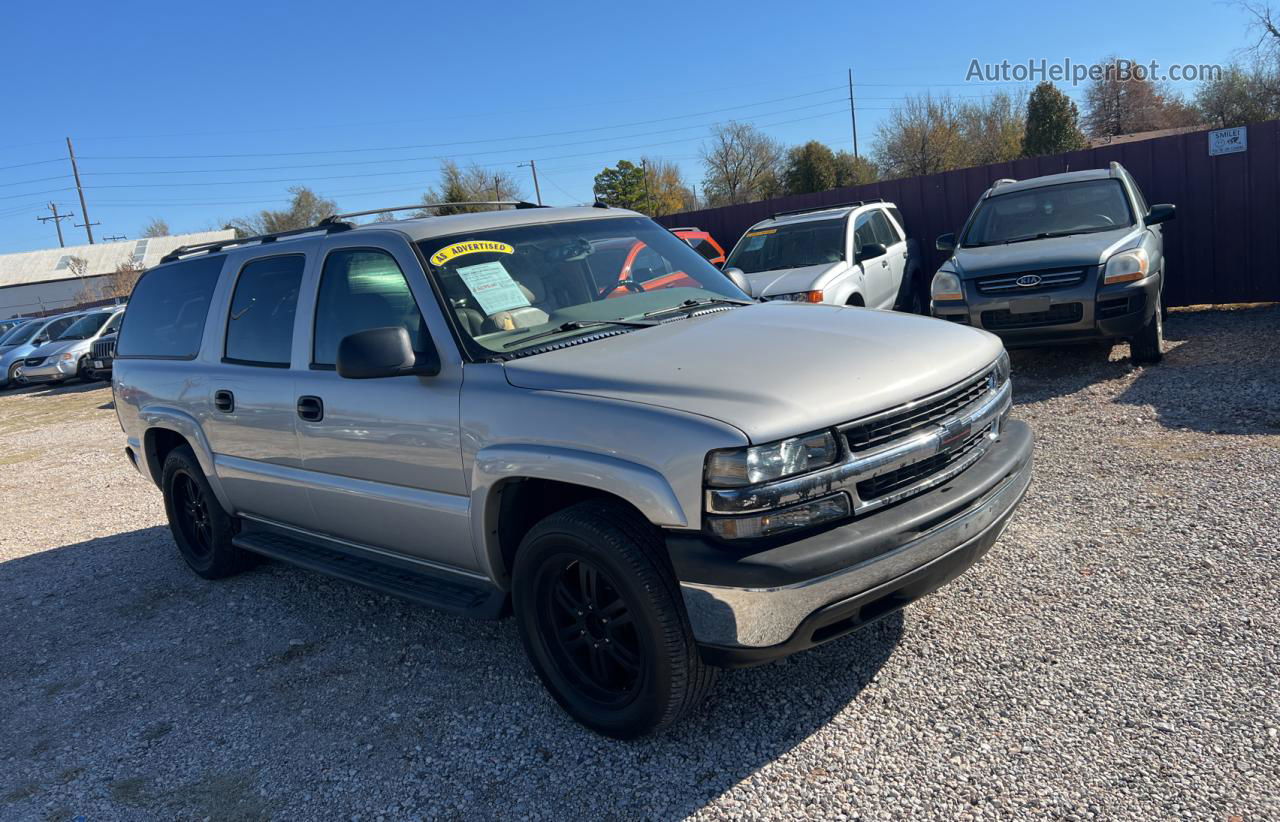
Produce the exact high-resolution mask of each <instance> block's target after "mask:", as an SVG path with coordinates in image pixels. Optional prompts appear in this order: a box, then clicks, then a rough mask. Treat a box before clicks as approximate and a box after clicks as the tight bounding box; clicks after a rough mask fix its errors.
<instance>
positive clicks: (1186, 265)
mask: <svg viewBox="0 0 1280 822" xmlns="http://www.w3.org/2000/svg"><path fill="white" fill-rule="evenodd" d="M1112 160H1116V161H1119V162H1120V163H1121V164H1122V165H1124V167H1125V168H1127V169H1128V170H1129V172H1130V173H1131V174H1132V175H1133V176H1134V178H1135V179H1136V180H1137V181H1138V185H1140V186H1141V187H1142V191H1143V193H1144V194H1145V195H1146V197H1147V201H1148V202H1149V203H1153V204H1154V203H1174V204H1175V205H1177V206H1178V218H1177V220H1175V221H1174V222H1172V223H1169V224H1168V226H1167V227H1166V229H1165V257H1166V265H1167V269H1166V270H1167V273H1168V279H1167V280H1166V286H1165V289H1166V290H1165V298H1166V300H1167V302H1168V304H1169V305H1193V304H1199V303H1230V302H1260V301H1269V300H1280V120H1269V121H1267V122H1264V123H1255V124H1253V125H1251V126H1249V127H1248V150H1247V151H1244V152H1240V153H1237V154H1223V155H1219V156H1216V157H1210V156H1209V138H1208V132H1206V131H1196V132H1190V133H1187V134H1177V135H1173V136H1169V137H1158V138H1155V139H1151V140H1139V141H1133V142H1128V143H1118V144H1116V145H1109V146H1102V147H1099V148H1093V149H1085V150H1084V151H1073V152H1069V153H1067V154H1057V155H1053V156H1049V157H1033V158H1026V159H1021V160H1015V161H1013V162H1011V163H996V164H994V165H989V166H979V167H976V168H965V169H958V170H956V171H946V172H943V173H941V174H930V175H927V176H923V177H906V178H903V179H900V180H886V181H884V182H880V183H872V184H870V185H864V186H854V187H851V188H837V189H832V190H830V191H823V192H819V193H816V194H797V195H794V196H791V197H779V198H776V199H773V200H764V201H761V202H758V203H746V204H743V205H736V206H726V207H724V208H711V209H704V210H702V211H690V212H686V213H684V214H671V215H668V216H666V217H660V218H658V222H660V223H662V224H663V225H667V226H682V225H696V226H698V227H700V228H703V229H705V230H707V231H710V232H711V234H712V236H714V237H715V238H716V239H717V240H719V242H720V244H721V245H723V246H724V247H725V249H726V250H728V249H729V248H730V247H731V246H732V245H733V243H735V242H737V240H738V238H739V237H741V236H742V233H743V232H744V231H746V230H747V229H748V228H750V227H751V226H752V225H753V224H754V223H756V222H758V221H760V220H763V219H765V218H767V217H768V216H769V215H770V214H773V213H775V212H778V211H787V210H790V209H796V208H809V207H811V206H818V205H827V204H830V203H840V202H846V201H849V200H865V199H870V198H873V197H881V198H883V199H885V200H889V201H892V202H894V203H897V205H898V207H899V208H900V209H902V213H903V216H904V217H905V218H906V220H907V228H908V230H909V232H910V234H911V235H912V236H913V237H916V238H918V239H919V241H920V244H921V245H922V246H924V247H925V248H926V250H927V251H928V253H929V255H930V265H929V270H930V271H933V270H936V269H937V267H938V266H939V265H941V264H942V262H943V260H944V259H945V258H946V255H945V254H941V253H939V252H937V251H935V250H934V248H933V240H934V238H935V237H937V235H939V234H943V233H946V232H948V231H956V230H958V229H959V228H960V226H961V224H963V223H964V220H965V218H966V217H968V215H969V211H970V210H971V209H972V208H973V204H974V203H975V202H976V201H977V199H978V197H980V196H981V195H982V192H984V191H986V190H987V188H988V187H989V186H990V185H991V183H992V182H994V181H995V180H998V179H1000V178H1001V177H1013V178H1015V179H1026V178H1028V177H1038V176H1040V175H1042V174H1056V173H1058V172H1061V171H1071V170H1078V169H1084V168H1105V167H1106V166H1107V164H1108V163H1110V162H1111V161H1112Z"/></svg>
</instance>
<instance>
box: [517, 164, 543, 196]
mask: <svg viewBox="0 0 1280 822" xmlns="http://www.w3.org/2000/svg"><path fill="white" fill-rule="evenodd" d="M525 166H528V167H529V170H530V171H532V172H533V193H534V194H536V195H537V196H538V205H542V189H540V188H538V162H537V161H536V160H530V161H529V162H527V163H520V164H518V165H517V166H516V168H524V167H525Z"/></svg>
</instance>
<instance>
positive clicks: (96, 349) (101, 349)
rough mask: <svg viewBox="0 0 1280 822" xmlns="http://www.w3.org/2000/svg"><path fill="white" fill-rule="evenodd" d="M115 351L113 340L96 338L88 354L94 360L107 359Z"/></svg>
mask: <svg viewBox="0 0 1280 822" xmlns="http://www.w3.org/2000/svg"><path fill="white" fill-rule="evenodd" d="M115 353H116V341H115V340H98V341H97V342H96V343H94V344H93V348H92V349H90V356H91V357H93V359H95V360H109V359H111V358H112V357H113V356H115Z"/></svg>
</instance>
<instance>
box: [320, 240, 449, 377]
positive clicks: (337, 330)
mask: <svg viewBox="0 0 1280 822" xmlns="http://www.w3.org/2000/svg"><path fill="white" fill-rule="evenodd" d="M396 325H400V326H404V328H405V329H406V330H407V331H408V332H409V339H410V340H412V342H413V350H414V351H417V352H418V353H425V352H426V351H427V350H428V342H427V341H428V339H429V336H428V334H427V329H426V323H425V322H424V321H423V319H422V313H421V312H419V311H418V304H417V303H416V302H414V299H413V294H412V293H411V292H410V291H409V284H408V283H407V282H406V281H405V279H404V274H403V273H401V271H400V266H399V265H397V264H396V261H395V258H394V257H392V256H391V255H390V254H388V253H387V252H385V251H378V250H376V249H368V248H351V249H341V250H339V251H334V252H332V253H330V254H329V256H328V257H327V258H326V259H325V261H324V271H323V272H321V274H320V293H319V295H318V296H317V298H316V325H315V344H314V347H313V351H312V365H314V366H318V367H320V368H331V367H333V366H334V364H335V363H337V361H338V344H339V343H340V342H342V338H343V337H346V336H349V335H351V334H355V333H356V332H358V331H367V330H369V329H370V328H386V327H388V326H396Z"/></svg>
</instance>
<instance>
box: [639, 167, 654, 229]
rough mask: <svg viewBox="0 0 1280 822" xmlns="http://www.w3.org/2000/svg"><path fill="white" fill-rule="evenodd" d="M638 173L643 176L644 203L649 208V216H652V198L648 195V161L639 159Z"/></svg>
mask: <svg viewBox="0 0 1280 822" xmlns="http://www.w3.org/2000/svg"><path fill="white" fill-rule="evenodd" d="M640 171H641V172H642V173H643V174H644V201H645V204H646V205H647V206H648V207H649V216H650V217H652V216H653V197H652V196H651V195H650V194H649V161H648V160H646V159H644V158H643V157H641V158H640Z"/></svg>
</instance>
